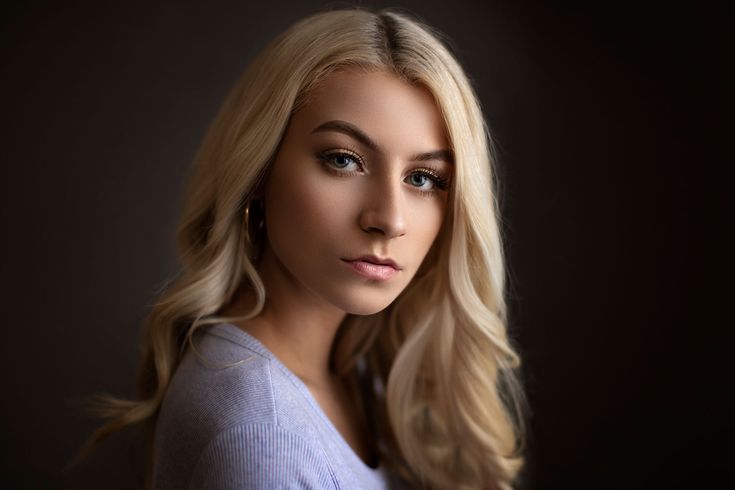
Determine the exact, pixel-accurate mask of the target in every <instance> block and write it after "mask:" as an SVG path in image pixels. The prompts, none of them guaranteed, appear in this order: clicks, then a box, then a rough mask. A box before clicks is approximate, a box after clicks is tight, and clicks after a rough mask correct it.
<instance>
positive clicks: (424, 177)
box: [405, 169, 449, 192]
mask: <svg viewBox="0 0 735 490" xmlns="http://www.w3.org/2000/svg"><path fill="white" fill-rule="evenodd" d="M405 180H406V182H408V183H409V184H411V185H412V186H414V187H416V188H417V189H418V190H420V191H423V192H434V191H436V189H437V188H438V189H441V190H446V189H447V187H448V184H449V179H446V178H443V177H440V176H439V175H438V174H436V173H435V172H433V171H431V170H429V169H418V170H416V171H415V172H413V173H412V174H411V175H409V176H408V177H406V179H405Z"/></svg>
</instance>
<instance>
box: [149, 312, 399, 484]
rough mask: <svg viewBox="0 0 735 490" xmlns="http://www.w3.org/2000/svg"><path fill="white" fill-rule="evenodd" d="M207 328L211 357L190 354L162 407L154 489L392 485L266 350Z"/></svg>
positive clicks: (234, 332) (239, 334)
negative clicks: (348, 440) (354, 448)
mask: <svg viewBox="0 0 735 490" xmlns="http://www.w3.org/2000/svg"><path fill="white" fill-rule="evenodd" d="M202 330H204V333H202V334H200V335H198V336H197V337H196V341H195V346H196V348H197V351H198V352H199V354H200V355H201V357H202V358H204V360H202V359H200V358H199V357H198V356H197V355H196V354H195V353H194V352H192V350H191V349H189V350H188V351H187V353H186V355H185V356H184V359H183V360H182V362H181V364H180V365H179V367H178V369H177V370H176V374H175V375H174V377H173V380H172V381H171V384H170V386H169V389H168V392H167V394H166V397H165V399H164V401H163V405H162V407H161V411H160V414H159V417H158V422H157V426H156V435H155V446H154V468H153V488H154V489H156V490H159V489H160V490H166V489H175V490H181V489H191V490H193V489H207V490H210V489H211V490H220V489H257V490H260V489H263V490H265V489H269V490H270V489H281V488H288V489H307V488H308V489H322V488H328V489H350V490H352V489H387V488H389V481H388V475H387V472H386V471H385V468H383V467H382V466H379V467H378V468H375V469H374V468H371V467H369V466H367V465H366V464H365V463H364V462H363V461H362V459H360V458H359V457H358V456H357V455H356V454H355V453H354V452H353V450H352V448H351V447H350V446H349V445H348V444H347V442H345V440H344V439H343V438H342V436H341V435H340V433H339V431H338V430H337V429H336V428H335V427H334V425H333V424H332V422H331V421H330V420H329V418H328V417H327V416H326V414H325V413H324V412H323V411H322V410H321V408H320V407H319V404H318V403H317V402H316V400H315V399H314V398H313V396H312V395H311V393H310V392H309V390H308V388H307V387H306V385H304V383H303V382H302V381H301V380H300V379H299V378H297V377H296V376H295V375H294V374H293V373H292V372H291V371H289V370H288V369H287V368H286V366H284V365H283V364H282V363H281V362H280V361H279V360H278V359H277V358H276V357H275V356H274V355H273V354H272V353H271V352H270V351H269V350H268V349H266V348H265V346H264V345H263V344H261V343H260V342H259V341H258V340H256V339H255V338H254V337H252V336H251V335H249V334H247V333H246V332H244V331H243V330H241V329H239V328H237V327H236V326H234V325H230V324H219V325H215V326H212V327H203V328H202ZM245 359H246V360H245ZM243 360H245V361H244V362H239V364H237V365H236V366H233V367H225V368H222V367H221V366H222V365H225V364H229V363H235V362H238V361H243ZM394 484H398V482H397V481H396V482H394ZM391 485H393V484H391ZM401 486H402V485H401Z"/></svg>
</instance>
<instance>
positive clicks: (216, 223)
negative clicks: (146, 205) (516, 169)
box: [93, 10, 522, 489]
mask: <svg viewBox="0 0 735 490" xmlns="http://www.w3.org/2000/svg"><path fill="white" fill-rule="evenodd" d="M491 170H492V169H491V160H490V156H489V142H488V137H487V133H486V128H485V125H484V122H483V118H482V114H481V111H480V109H479V106H478V103H477V99H476V97H475V95H474V93H473V91H472V88H471V87H470V85H469V83H468V81H467V78H466V77H465V75H464V73H463V71H462V69H461V68H460V66H459V65H458V64H457V62H456V61H455V59H454V58H453V57H452V55H451V54H450V53H449V52H448V51H447V49H446V48H445V47H444V46H443V45H442V44H441V43H440V42H439V41H438V40H437V38H436V37H435V36H434V35H432V33H431V32H430V31H429V29H428V28H426V27H424V26H422V25H420V24H419V23H417V22H416V21H414V20H411V19H410V18H408V17H407V16H405V15H403V14H398V13H394V12H391V11H383V12H380V13H377V14H374V13H370V12H367V11H363V10H343V11H333V12H327V13H321V14H318V15H314V16H312V17H309V18H307V19H305V20H302V21H301V22H299V23H297V24H296V25H295V26H293V27H292V28H291V29H289V30H288V31H287V32H285V33H284V34H283V35H281V36H280V37H279V38H278V39H276V40H275V41H274V43H272V44H271V45H270V46H269V47H268V48H267V49H266V50H265V51H264V52H263V53H262V54H261V55H260V56H259V57H258V58H257V59H256V61H255V62H254V63H253V64H252V65H251V66H250V67H249V69H248V70H247V71H246V73H245V74H244V76H243V78H242V79H241V80H240V82H239V83H238V84H237V86H236V87H235V88H234V90H233V92H232V93H231V94H230V96H229V97H228V99H227V101H226V102H225V104H224V107H223V108H222V110H221V111H220V113H219V115H218V116H217V118H216V120H215V122H214V124H213V125H212V127H211V129H210V131H209V132H208V134H207V136H206V138H205V141H204V143H203V145H202V147H201V149H200V151H199V154H198V155H197V158H196V161H195V164H194V169H193V174H192V176H191V181H190V190H189V194H188V197H187V200H186V205H185V211H184V216H183V220H182V223H181V226H180V229H179V244H180V249H181V258H182V264H183V267H182V270H181V273H180V275H179V276H178V277H177V278H176V280H175V281H174V282H173V283H172V284H171V285H170V287H168V289H167V290H166V291H165V292H164V293H163V295H162V297H161V299H160V301H159V302H158V303H157V304H156V305H155V307H154V309H153V311H152V312H151V314H150V316H149V318H148V319H147V322H146V329H145V336H144V358H143V361H142V369H141V372H140V391H141V398H140V400H138V401H121V400H116V399H111V398H107V399H105V400H104V404H105V407H106V413H107V414H108V415H110V416H111V419H112V420H111V421H110V422H108V424H107V425H105V426H103V427H102V428H100V429H99V430H98V431H97V432H96V433H95V435H94V436H93V440H94V441H98V440H100V439H102V438H104V437H105V436H107V435H108V434H110V433H112V432H114V431H116V430H119V429H120V428H122V427H125V426H128V425H134V424H143V425H144V426H146V427H147V428H148V429H149V430H150V435H152V436H153V437H152V441H153V452H152V454H153V457H152V483H153V486H154V487H155V488H208V489H210V488H350V489H352V488H387V487H388V486H394V487H397V486H400V485H408V486H412V487H424V488H503V489H504V488H511V486H512V484H513V481H514V479H515V478H516V476H517V474H518V471H519V469H520V467H521V464H522V458H521V454H520V446H521V444H520V442H521V440H522V437H521V436H522V427H521V423H520V421H521V420H522V417H520V416H519V415H520V408H521V400H522V395H521V391H520V389H519V387H518V384H517V381H516V378H515V377H514V374H513V369H514V368H516V367H517V366H518V365H519V358H518V356H517V354H516V353H515V352H514V350H513V349H512V347H511V346H510V345H509V341H508V339H507V337H506V328H505V324H506V320H505V319H506V308H505V303H504V298H503V287H504V286H503V283H504V268H503V256H502V250H501V242H500V236H499V230H498V221H497V217H496V212H497V204H496V202H495V197H494V194H493V180H492V179H493V177H492V171H491Z"/></svg>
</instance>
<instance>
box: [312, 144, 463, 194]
mask: <svg viewBox="0 0 735 490" xmlns="http://www.w3.org/2000/svg"><path fill="white" fill-rule="evenodd" d="M340 156H346V157H349V158H352V159H353V160H355V162H357V164H358V165H359V166H360V167H361V168H364V167H365V163H364V162H365V161H364V159H363V158H362V157H361V156H360V154H359V153H357V152H356V151H354V150H350V149H347V148H345V149H341V150H329V151H325V152H322V153H319V154H318V155H317V158H319V160H321V161H323V162H324V163H325V165H326V166H327V168H328V169H329V170H330V171H332V172H335V173H337V174H339V175H345V174H347V175H349V174H352V173H354V172H350V171H345V170H341V169H340V168H339V167H335V166H334V165H333V161H334V160H333V159H334V158H335V157H340ZM415 174H418V175H425V176H427V177H428V178H429V179H430V180H431V181H432V182H433V184H434V185H433V187H432V188H431V189H429V190H423V189H420V188H418V187H416V186H412V187H414V188H415V189H416V190H417V191H418V192H420V193H422V194H426V195H429V194H436V193H437V189H439V190H442V191H446V190H447V189H448V188H449V179H448V178H445V177H442V176H440V175H439V174H438V173H436V172H435V171H434V170H432V169H430V168H425V167H420V168H417V169H415V170H414V171H413V172H412V173H411V175H415Z"/></svg>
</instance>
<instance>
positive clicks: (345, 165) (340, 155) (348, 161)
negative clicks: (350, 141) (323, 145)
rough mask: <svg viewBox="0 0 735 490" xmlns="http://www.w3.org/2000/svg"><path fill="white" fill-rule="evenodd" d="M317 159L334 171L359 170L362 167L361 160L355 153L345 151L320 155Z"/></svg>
mask: <svg viewBox="0 0 735 490" xmlns="http://www.w3.org/2000/svg"><path fill="white" fill-rule="evenodd" d="M318 158H319V159H320V160H322V161H323V162H324V163H325V164H326V165H327V166H328V167H331V168H333V169H336V170H345V171H349V170H359V169H360V168H361V167H362V158H360V156H359V155H357V154H356V153H353V152H351V151H347V150H335V151H329V152H324V153H320V154H319V155H318Z"/></svg>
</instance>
